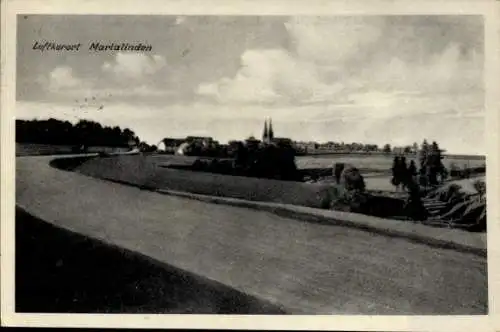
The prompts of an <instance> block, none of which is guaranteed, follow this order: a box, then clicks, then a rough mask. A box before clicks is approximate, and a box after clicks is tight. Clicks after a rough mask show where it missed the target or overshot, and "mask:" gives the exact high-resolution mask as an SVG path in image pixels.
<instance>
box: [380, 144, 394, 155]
mask: <svg viewBox="0 0 500 332" xmlns="http://www.w3.org/2000/svg"><path fill="white" fill-rule="evenodd" d="M382 151H383V152H384V153H390V152H391V151H392V149H391V145H390V144H385V145H384V147H383V149H382Z"/></svg>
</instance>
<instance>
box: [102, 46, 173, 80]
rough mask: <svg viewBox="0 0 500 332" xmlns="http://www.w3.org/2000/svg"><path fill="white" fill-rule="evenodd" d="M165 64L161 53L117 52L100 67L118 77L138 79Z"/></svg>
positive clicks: (154, 71) (152, 72)
mask: <svg viewBox="0 0 500 332" xmlns="http://www.w3.org/2000/svg"><path fill="white" fill-rule="evenodd" d="M165 65H166V61H165V58H164V57H163V56H161V55H153V56H149V55H146V54H142V53H121V52H119V53H117V54H116V57H115V59H114V61H113V62H105V63H104V64H103V65H102V67H101V68H102V71H103V72H105V73H111V74H113V75H114V76H115V77H116V78H119V79H121V78H127V79H137V80H139V79H142V78H143V77H144V76H147V75H153V74H155V73H156V72H158V71H159V70H161V69H162V68H163V67H165Z"/></svg>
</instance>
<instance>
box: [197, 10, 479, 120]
mask: <svg viewBox="0 0 500 332" xmlns="http://www.w3.org/2000/svg"><path fill="white" fill-rule="evenodd" d="M285 26H286V29H287V31H288V33H289V37H290V40H291V44H292V47H291V50H290V51H287V50H284V49H278V48H277V49H249V50H246V51H245V52H244V53H243V54H242V56H241V66H240V69H239V71H238V72H237V74H236V75H235V76H234V77H232V78H227V77H226V78H223V79H221V80H217V81H214V82H208V83H203V84H201V85H200V86H199V88H198V90H197V92H198V93H199V94H201V95H204V96H209V97H213V98H214V99H215V100H217V101H218V102H219V103H220V104H224V103H233V104H238V103H244V104H251V103H263V102H268V103H274V104H275V105H280V104H288V105H289V106H291V107H294V106H298V105H307V104H318V105H320V104H323V105H338V106H339V108H337V109H332V110H331V112H333V114H332V115H331V116H332V117H341V116H344V117H345V116H351V117H352V116H354V117H368V118H379V119H390V118H392V117H405V116H414V115H418V114H435V113H453V114H464V113H468V112H469V113H470V112H472V113H476V114H483V115H484V107H483V100H484V93H483V89H482V58H481V56H480V55H478V54H479V53H480V50H474V49H472V50H471V49H469V50H467V52H464V45H461V44H458V43H454V42H450V41H447V44H446V43H445V44H444V45H442V47H441V48H436V49H433V50H429V49H424V48H425V47H424V46H425V45H427V44H428V41H427V40H424V39H419V38H422V37H421V36H419V35H418V34H417V33H416V31H415V30H414V29H413V27H412V26H411V25H408V26H407V27H406V28H405V29H398V28H395V27H393V26H391V25H389V24H387V20H384V19H382V18H377V17H336V18H317V17H300V18H292V19H290V20H289V21H288V22H287V23H286V24H285ZM429 31H430V32H429ZM429 31H427V32H426V33H427V34H428V35H429V36H430V37H432V33H436V34H438V32H439V30H436V31H434V32H433V31H431V30H429ZM389 33H390V36H388V34H389ZM439 33H440V32H439ZM426 37H427V35H426ZM321 116H322V117H323V118H324V117H328V116H327V114H326V113H322V115H321ZM290 117H291V118H293V117H294V115H293V114H291V112H290ZM299 119H300V117H298V118H297V119H296V120H299ZM312 120H313V119H312ZM377 125H380V124H379V123H377Z"/></svg>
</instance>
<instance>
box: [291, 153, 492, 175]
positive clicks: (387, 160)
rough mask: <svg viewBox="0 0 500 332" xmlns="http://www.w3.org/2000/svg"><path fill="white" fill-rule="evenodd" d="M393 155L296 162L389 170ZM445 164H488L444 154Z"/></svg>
mask: <svg viewBox="0 0 500 332" xmlns="http://www.w3.org/2000/svg"><path fill="white" fill-rule="evenodd" d="M393 158H394V157H393V156H390V155H387V156H386V155H362V154H360V155H355V154H339V155H331V156H299V157H296V158H295V163H296V164H297V167H298V168H326V167H332V165H333V164H334V163H346V164H351V165H353V166H355V167H357V168H361V169H371V170H374V171H388V170H390V169H391V167H392V162H393ZM406 159H407V161H410V160H415V162H417V164H418V161H417V159H416V158H414V157H406ZM443 164H444V166H445V167H446V168H450V166H451V165H452V164H455V165H456V166H457V167H460V168H463V167H464V166H465V165H467V168H471V167H480V166H482V165H485V164H486V160H485V159H484V158H480V157H476V156H471V157H466V156H453V155H452V156H444V158H443Z"/></svg>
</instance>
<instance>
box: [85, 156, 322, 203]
mask: <svg viewBox="0 0 500 332" xmlns="http://www.w3.org/2000/svg"><path fill="white" fill-rule="evenodd" d="M189 158H190V157H187V158H185V157H181V158H177V156H168V155H165V156H158V155H150V156H144V155H143V156H120V157H110V158H96V159H92V160H89V161H87V162H85V163H83V164H82V165H81V166H79V167H77V168H76V170H77V171H78V172H81V173H83V174H85V175H89V176H93V177H97V178H104V179H108V180H113V181H117V182H123V183H129V184H133V185H137V186H141V187H145V188H159V189H170V190H177V191H186V192H191V193H196V194H203V195H214V196H222V197H232V198H239V199H246V200H252V201H266V202H276V203H286V204H294V205H303V206H309V207H317V208H320V207H322V204H324V199H325V197H326V191H327V190H328V188H330V187H331V185H327V184H307V183H301V182H292V181H277V180H269V179H258V178H250V177H240V176H227V175H220V174H213V173H201V172H192V171H184V170H177V169H168V168H162V167H159V165H162V164H165V163H166V162H169V161H176V160H177V161H178V160H181V161H182V162H189V161H188V160H189Z"/></svg>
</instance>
